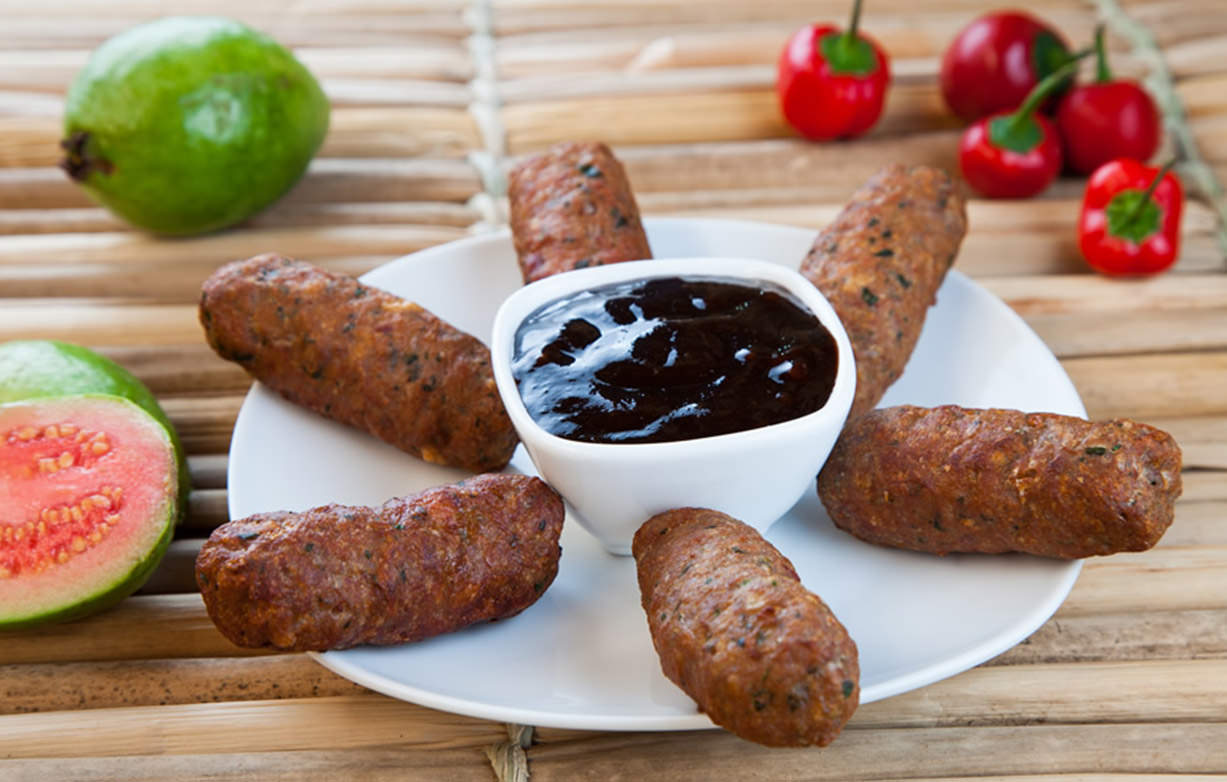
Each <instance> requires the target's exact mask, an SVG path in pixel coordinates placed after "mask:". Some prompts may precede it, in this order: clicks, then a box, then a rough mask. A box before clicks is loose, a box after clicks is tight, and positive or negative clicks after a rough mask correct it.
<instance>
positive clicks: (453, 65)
mask: <svg viewBox="0 0 1227 782" xmlns="http://www.w3.org/2000/svg"><path fill="white" fill-rule="evenodd" d="M89 54H90V52H89V51H88V50H87V49H45V48H44V49H16V50H14V49H9V50H6V51H0V89H5V88H22V89H26V90H30V89H33V90H38V91H42V92H49V93H53V94H61V93H63V92H64V91H65V90H66V89H67V88H68V85H69V84H71V83H72V80H73V79H74V78H75V77H76V75H77V72H78V71H80V70H81V68H82V67H83V66H84V65H85V62H86V60H87V59H88V58H89ZM294 55H295V56H296V57H297V58H298V59H299V60H300V61H301V62H302V63H303V64H304V65H306V66H307V68H308V69H309V70H310V71H311V72H312V73H313V74H315V76H316V77H317V78H320V79H332V78H346V77H348V78H355V77H357V78H385V79H430V80H435V81H451V82H465V81H468V80H469V79H471V78H472V77H473V68H472V64H471V63H470V61H469V54H468V52H467V51H466V50H465V48H464V47H463V46H461V45H460V42H459V41H456V40H454V39H447V38H438V39H426V38H419V39H418V40H416V41H415V42H414V43H413V45H411V46H351V47H346V48H328V47H306V48H299V49H297V50H296V51H295V52H294Z"/></svg>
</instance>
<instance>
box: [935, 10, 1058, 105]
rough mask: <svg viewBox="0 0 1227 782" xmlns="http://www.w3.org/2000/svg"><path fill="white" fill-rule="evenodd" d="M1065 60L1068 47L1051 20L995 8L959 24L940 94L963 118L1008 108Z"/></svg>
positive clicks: (946, 57)
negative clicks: (1044, 20) (963, 24)
mask: <svg viewBox="0 0 1227 782" xmlns="http://www.w3.org/2000/svg"><path fill="white" fill-rule="evenodd" d="M1069 59H1070V52H1069V47H1068V46H1067V45H1066V43H1065V41H1064V40H1063V39H1062V38H1061V34H1060V33H1059V32H1057V31H1056V29H1054V28H1053V27H1052V26H1051V25H1049V24H1047V23H1045V22H1043V21H1042V20H1040V19H1037V18H1036V17H1034V16H1031V15H1030V14H1027V13H1024V12H1022V11H994V12H993V13H990V14H985V15H984V16H981V17H979V18H978V19H976V20H974V21H973V22H971V24H969V25H967V26H966V27H964V28H963V29H962V30H961V31H960V32H959V34H958V35H957V36H956V37H955V39H954V40H953V41H951V43H950V46H948V47H947V48H946V53H945V54H944V55H943V56H942V68H941V87H942V97H943V98H945V99H946V105H947V106H949V107H950V110H951V111H953V112H954V113H955V114H957V115H958V116H959V118H961V119H963V120H965V121H967V122H972V121H974V120H977V119H980V118H981V117H986V116H988V115H989V114H995V113H997V112H999V111H1009V110H1010V109H1012V108H1014V107H1015V106H1017V105H1018V104H1020V103H1022V102H1023V100H1024V99H1025V98H1026V97H1027V93H1029V92H1030V91H1031V90H1032V89H1033V88H1034V87H1035V85H1036V84H1038V83H1039V82H1040V81H1041V80H1042V79H1043V78H1044V77H1045V76H1047V75H1048V74H1050V73H1052V72H1053V71H1055V70H1057V69H1058V68H1060V67H1061V66H1062V65H1064V64H1065V63H1067V62H1069Z"/></svg>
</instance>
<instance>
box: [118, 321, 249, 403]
mask: <svg viewBox="0 0 1227 782" xmlns="http://www.w3.org/2000/svg"><path fill="white" fill-rule="evenodd" d="M98 352H99V353H102V354H103V355H105V356H106V357H107V358H110V359H111V360H113V361H115V362H117V363H119V364H120V365H122V366H123V367H124V368H125V369H127V370H128V371H129V372H131V373H132V374H134V375H136V377H137V378H138V379H139V380H140V381H141V382H143V383H144V384H145V385H146V386H148V387H149V390H151V391H153V393H154V394H155V395H157V396H159V397H166V396H174V395H206V394H223V393H244V392H246V391H247V389H248V388H249V387H250V386H251V377H250V376H248V374H247V373H246V372H244V371H243V369H242V367H240V366H239V365H238V364H234V363H231V362H229V361H226V360H224V359H221V358H219V357H218V356H217V354H215V353H214V352H213V351H212V350H211V349H210V348H209V346H208V345H206V344H205V342H204V332H203V331H201V332H200V334H199V335H198V336H197V339H196V340H195V341H194V342H193V343H191V344H187V345H175V346H159V347H152V346H143V345H138V346H130V347H107V346H101V347H99V348H98Z"/></svg>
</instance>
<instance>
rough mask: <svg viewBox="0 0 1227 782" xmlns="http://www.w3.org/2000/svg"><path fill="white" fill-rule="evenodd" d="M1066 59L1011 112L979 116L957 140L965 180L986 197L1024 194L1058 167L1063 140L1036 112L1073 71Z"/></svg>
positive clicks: (1047, 179)
mask: <svg viewBox="0 0 1227 782" xmlns="http://www.w3.org/2000/svg"><path fill="white" fill-rule="evenodd" d="M1074 67H1075V66H1074V64H1073V63H1070V64H1068V65H1066V66H1065V67H1064V68H1062V69H1061V70H1059V71H1056V72H1055V73H1051V74H1049V75H1048V76H1046V77H1045V78H1044V80H1043V81H1042V82H1040V83H1039V84H1038V85H1036V87H1035V89H1034V90H1032V91H1031V94H1030V95H1028V96H1027V99H1026V100H1025V101H1023V105H1021V106H1019V107H1018V109H1017V110H1016V111H1014V112H1012V113H1005V112H1003V113H1000V114H993V115H991V116H989V117H985V118H983V119H980V120H977V121H976V122H975V123H973V124H972V126H971V127H969V128H968V129H967V130H966V131H964V132H963V138H962V140H961V141H960V143H959V168H960V169H961V170H962V172H963V178H964V179H966V180H967V183H968V184H969V185H971V186H972V187H973V188H975V190H976V191H977V192H979V193H980V194H981V195H985V196H988V197H989V198H1028V197H1030V196H1033V195H1035V194H1037V193H1039V192H1040V191H1042V190H1043V189H1044V188H1046V187H1048V186H1049V185H1050V184H1052V180H1054V179H1056V178H1057V174H1058V173H1060V171H1061V141H1060V139H1059V138H1058V137H1057V130H1056V128H1055V127H1054V126H1053V124H1052V123H1051V122H1049V121H1048V120H1047V119H1045V118H1044V117H1042V116H1040V115H1039V114H1037V113H1036V110H1037V109H1038V108H1039V106H1040V104H1041V103H1043V102H1044V101H1045V100H1046V99H1047V98H1048V96H1049V95H1051V94H1052V93H1053V91H1055V90H1057V89H1058V88H1060V86H1061V83H1062V82H1064V81H1065V79H1067V78H1068V77H1069V75H1070V74H1071V73H1073V71H1074Z"/></svg>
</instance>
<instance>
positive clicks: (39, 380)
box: [0, 339, 192, 514]
mask: <svg viewBox="0 0 1227 782" xmlns="http://www.w3.org/2000/svg"><path fill="white" fill-rule="evenodd" d="M70 394H72V395H75V394H108V395H111V396H120V397H123V398H124V399H127V400H128V401H130V402H133V403H135V404H136V405H137V406H138V407H140V408H142V409H143V410H144V411H145V412H146V413H149V414H150V415H151V416H153V417H154V418H156V419H157V421H158V423H160V424H161V425H162V427H163V428H164V429H165V430H166V433H167V434H168V435H170V440H171V442H172V443H174V445H175V458H176V460H177V461H178V465H179V512H180V514H183V513H186V512H187V498H188V494H189V493H190V492H191V488H192V487H191V480H190V478H189V476H188V471H187V459H186V458H185V457H184V455H183V445H182V444H181V443H180V442H179V435H178V434H177V433H176V432H175V427H174V426H172V425H171V422H170V418H168V417H167V415H166V413H165V412H164V411H163V410H162V408H161V406H160V405H158V400H157V398H155V397H154V395H153V392H152V391H150V390H149V389H148V388H147V387H146V386H145V384H144V383H142V382H141V381H140V380H138V379H137V378H136V376H134V375H133V374H132V373H131V372H129V371H128V370H126V369H124V368H123V367H121V366H120V365H119V364H116V363H115V362H114V361H112V360H111V359H109V358H107V357H106V356H102V355H99V354H98V353H95V352H94V351H92V350H90V349H89V348H87V347H83V346H81V345H74V344H72V343H70V342H59V341H57V340H50V339H28V340H14V341H12V342H5V343H2V344H0V404H4V403H6V402H20V401H22V400H25V399H37V398H42V397H48V396H65V395H70Z"/></svg>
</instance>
